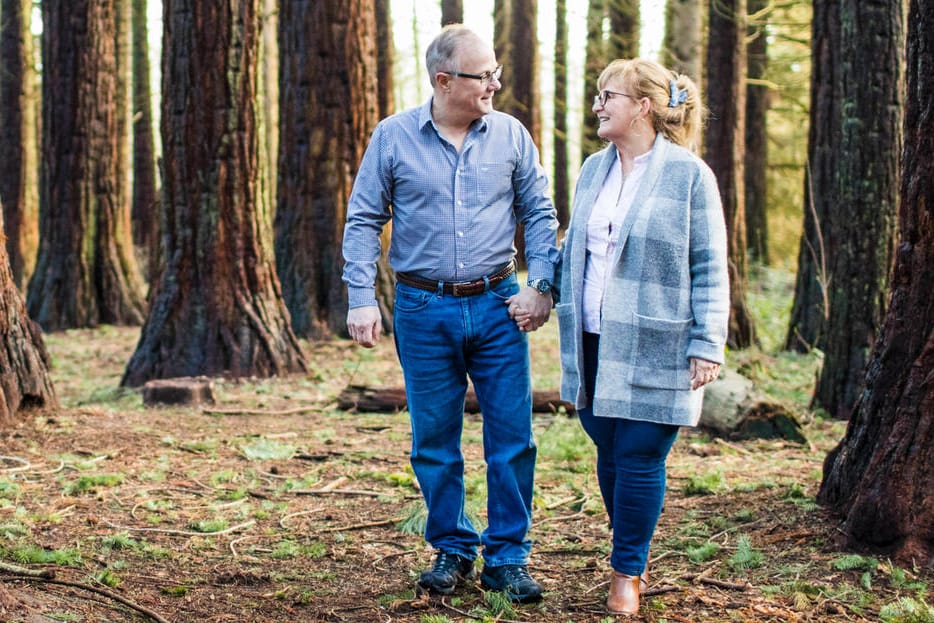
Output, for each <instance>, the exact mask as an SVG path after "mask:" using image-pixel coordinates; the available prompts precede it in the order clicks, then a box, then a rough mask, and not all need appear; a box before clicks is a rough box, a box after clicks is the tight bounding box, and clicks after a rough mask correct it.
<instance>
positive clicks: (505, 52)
mask: <svg viewBox="0 0 934 623" xmlns="http://www.w3.org/2000/svg"><path fill="white" fill-rule="evenodd" d="M512 10H513V2H512V0H493V49H494V51H495V52H496V58H497V59H498V60H499V62H501V63H502V62H503V61H504V60H506V59H509V60H510V63H509V65H511V66H510V67H506V68H505V70H504V71H503V80H502V81H501V84H502V88H501V89H500V90H499V91H497V92H496V95H495V96H494V98H493V102H494V106H496V109H497V110H503V111H507V112H508V111H511V110H512V109H513V108H514V107H515V102H514V101H513V97H512V79H511V78H510V76H509V75H508V74H509V73H514V72H515V71H516V70H517V68H518V67H519V66H518V65H516V63H515V62H514V61H513V60H512V58H513V56H512V53H513V52H512V51H513V40H512V36H513V35H512ZM507 72H508V73H507Z"/></svg>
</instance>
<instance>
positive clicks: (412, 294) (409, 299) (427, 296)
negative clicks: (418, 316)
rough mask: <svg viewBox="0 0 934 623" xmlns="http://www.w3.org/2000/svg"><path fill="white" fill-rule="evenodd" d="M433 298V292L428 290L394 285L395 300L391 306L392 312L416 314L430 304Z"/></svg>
mask: <svg viewBox="0 0 934 623" xmlns="http://www.w3.org/2000/svg"><path fill="white" fill-rule="evenodd" d="M434 296H435V293H434V292H429V291H428V290H419V289H418V288H412V287H410V286H405V285H399V284H396V298H395V303H394V304H393V311H394V312H396V313H410V312H418V311H421V310H423V309H425V308H426V307H428V304H429V303H431V299H432V298H433V297H434Z"/></svg>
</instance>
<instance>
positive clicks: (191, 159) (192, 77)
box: [121, 0, 309, 386]
mask: <svg viewBox="0 0 934 623" xmlns="http://www.w3.org/2000/svg"><path fill="white" fill-rule="evenodd" d="M258 1H259V0H249V1H247V0H245V1H243V2H239V3H236V4H232V3H230V2H227V1H226V0H164V2H163V24H164V27H165V35H164V41H165V42H166V48H165V50H164V51H163V72H162V75H163V82H162V85H163V87H162V96H163V97H162V144H163V145H164V150H165V157H164V166H163V169H164V177H163V192H162V196H163V205H162V212H163V214H164V220H163V223H164V225H165V231H164V233H163V237H164V240H165V246H166V267H165V271H164V272H163V274H162V278H161V279H160V281H159V284H158V286H157V288H156V291H155V293H154V296H153V299H152V305H151V308H150V312H149V317H148V318H147V319H146V325H145V326H144V327H143V331H142V335H141V337H140V341H139V344H138V345H137V348H136V352H135V353H134V354H133V357H132V358H131V359H130V362H129V364H128V365H127V369H126V371H125V372H124V376H123V380H122V381H121V383H122V384H123V385H127V386H138V385H141V384H143V383H145V382H146V381H148V380H150V379H157V378H171V377H177V376H196V375H220V374H224V375H230V376H234V377H243V376H261V377H264V376H271V375H275V374H285V373H289V372H299V371H303V370H305V361H304V357H303V355H302V353H301V350H300V348H299V344H298V340H297V339H296V337H295V335H294V333H292V329H291V327H290V326H289V316H288V312H287V310H286V309H285V305H284V304H283V302H282V298H281V295H280V293H279V282H278V280H277V279H276V271H275V268H274V265H273V262H272V260H271V257H270V255H271V254H270V253H269V251H268V246H267V245H268V242H269V231H268V227H269V226H268V223H267V215H266V209H267V208H266V206H265V205H263V203H262V199H263V194H262V193H261V192H260V191H259V189H258V187H257V178H258V176H259V148H258V144H257V143H258V141H259V136H258V133H257V128H256V116H257V113H256V110H255V106H256V105H257V104H256V101H257V100H256V93H257V69H258V60H257V54H258V50H259V18H258V14H257V12H258ZM305 243H306V244H308V243H309V242H308V241H305Z"/></svg>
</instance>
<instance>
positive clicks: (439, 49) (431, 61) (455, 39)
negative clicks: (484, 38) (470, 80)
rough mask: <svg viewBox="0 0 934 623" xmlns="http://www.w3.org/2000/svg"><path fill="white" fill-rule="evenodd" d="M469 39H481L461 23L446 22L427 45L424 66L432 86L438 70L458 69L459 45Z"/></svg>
mask: <svg viewBox="0 0 934 623" xmlns="http://www.w3.org/2000/svg"><path fill="white" fill-rule="evenodd" d="M469 40H472V41H481V39H480V37H479V36H478V35H477V33H475V32H474V31H472V30H470V29H469V28H467V27H466V26H464V25H463V24H448V25H447V26H445V27H444V28H442V29H441V33H440V34H439V35H438V36H437V37H435V38H434V40H433V41H432V42H431V43H430V44H429V45H428V51H426V52H425V67H426V68H427V69H428V79H429V80H430V81H431V86H432V87H434V86H435V74H436V73H438V72H439V71H460V49H461V45H462V44H464V43H465V42H467V41H469Z"/></svg>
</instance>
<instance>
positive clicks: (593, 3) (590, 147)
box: [581, 0, 607, 162]
mask: <svg viewBox="0 0 934 623" xmlns="http://www.w3.org/2000/svg"><path fill="white" fill-rule="evenodd" d="M605 13H606V0H588V3H587V39H586V41H587V44H586V49H585V51H584V93H583V97H584V101H583V105H582V110H583V114H584V118H583V122H582V123H581V161H582V162H583V161H584V160H585V159H586V158H587V156H589V155H591V154H593V153H596V152H598V151H600V150H601V149H603V146H604V144H605V143H604V142H603V141H602V140H601V139H600V137H599V136H597V125H598V124H597V116H596V115H594V114H593V96H594V95H596V94H597V78H599V77H600V72H602V71H603V69H604V68H605V67H606V65H607V57H606V45H605V43H604V40H603V17H604V15H605Z"/></svg>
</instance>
